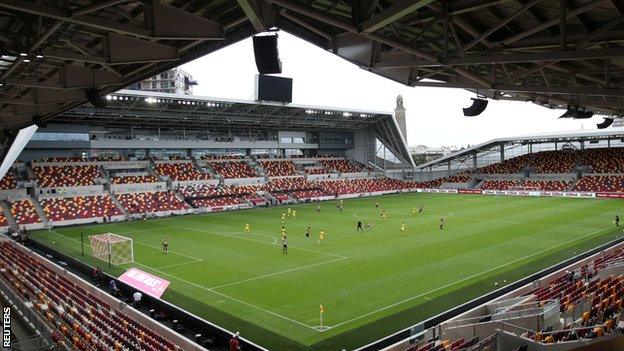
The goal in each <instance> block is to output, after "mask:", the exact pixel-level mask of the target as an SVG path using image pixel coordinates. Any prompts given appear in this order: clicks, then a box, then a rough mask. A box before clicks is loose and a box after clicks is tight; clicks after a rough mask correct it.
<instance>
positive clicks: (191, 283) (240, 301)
mask: <svg viewBox="0 0 624 351" xmlns="http://www.w3.org/2000/svg"><path fill="white" fill-rule="evenodd" d="M181 229H184V228H181ZM48 231H49V232H50V233H52V234H55V235H58V236H60V237H62V238H64V239H68V240H71V241H74V242H77V243H80V240H76V239H74V238H70V237H66V236H64V235H62V234H59V233H57V232H55V231H54V230H52V229H51V228H50V229H48ZM263 243H265V244H268V243H267V242H263ZM86 245H87V246H89V247H90V246H91V245H89V244H86ZM271 245H272V244H271ZM148 246H151V245H148ZM158 249H160V248H158ZM346 258H347V257H345V256H341V257H340V258H339V260H343V259H346ZM334 261H338V260H331V261H326V262H320V263H318V264H316V265H320V264H326V263H330V262H334ZM133 263H134V264H136V265H138V266H141V267H143V268H146V269H150V270H152V271H154V272H158V273H160V274H162V275H165V276H168V277H171V278H172V279H176V280H179V281H181V282H184V283H187V284H189V285H192V286H195V287H197V288H200V289H203V290H206V291H209V292H212V293H213V294H216V295H219V296H221V297H224V298H226V299H230V300H232V301H234V302H237V303H240V304H243V305H245V306H248V307H251V308H255V309H257V310H260V311H262V312H265V313H268V314H270V315H272V316H275V317H279V318H282V319H284V320H287V321H289V322H292V323H295V324H297V325H300V326H302V327H306V328H309V329H312V330H316V328H315V327H313V326H309V325H307V324H305V323H302V322H299V321H297V320H294V319H292V318H289V317H286V316H283V315H281V314H279V313H276V312H273V311H269V310H267V309H265V308H262V307H259V306H256V305H253V304H251V303H249V302H245V301H243V300H240V299H237V298H235V297H231V296H229V295H226V294H223V293H220V292H218V291H215V290H213V289H211V288H207V287H205V286H202V285H199V284H196V283H193V282H191V281H188V280H186V279H182V278H180V277H177V276H175V275H173V274H169V273H167V272H164V271H162V270H160V269H162V268H170V267H168V266H165V267H160V269H159V268H153V267H150V266H146V265H144V264H141V263H139V262H138V261H134V262H133ZM192 263H197V262H185V263H184V264H192ZM180 265H181V264H180ZM298 268H299V269H301V268H305V267H298ZM276 273H280V272H276ZM281 273H286V272H285V271H282V272H281ZM256 278H258V279H259V278H260V277H256ZM234 283H240V282H234Z"/></svg>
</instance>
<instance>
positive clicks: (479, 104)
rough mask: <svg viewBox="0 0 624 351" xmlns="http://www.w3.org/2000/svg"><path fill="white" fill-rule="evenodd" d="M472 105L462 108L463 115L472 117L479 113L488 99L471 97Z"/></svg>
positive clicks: (483, 109) (485, 105)
mask: <svg viewBox="0 0 624 351" xmlns="http://www.w3.org/2000/svg"><path fill="white" fill-rule="evenodd" d="M471 100H472V105H471V106H470V107H466V108H464V109H463V110H464V116H466V117H474V116H478V115H480V114H481V113H482V112H483V111H485V108H486V107H487V105H488V101H487V100H485V99H477V98H471Z"/></svg>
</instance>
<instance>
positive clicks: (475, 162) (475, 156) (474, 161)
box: [472, 152, 477, 169]
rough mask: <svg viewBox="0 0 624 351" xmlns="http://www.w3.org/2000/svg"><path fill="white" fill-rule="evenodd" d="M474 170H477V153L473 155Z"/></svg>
mask: <svg viewBox="0 0 624 351" xmlns="http://www.w3.org/2000/svg"><path fill="white" fill-rule="evenodd" d="M472 168H473V169H477V153H476V152H475V153H474V154H472Z"/></svg>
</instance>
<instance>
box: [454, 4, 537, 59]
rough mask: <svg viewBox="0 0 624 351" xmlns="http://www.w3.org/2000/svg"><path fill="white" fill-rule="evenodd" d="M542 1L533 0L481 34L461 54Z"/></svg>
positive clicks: (462, 49)
mask: <svg viewBox="0 0 624 351" xmlns="http://www.w3.org/2000/svg"><path fill="white" fill-rule="evenodd" d="M540 1H543V0H531V1H529V2H528V3H526V4H525V5H523V6H522V7H521V8H519V9H518V10H517V11H515V12H514V13H512V14H511V15H509V16H507V17H506V18H505V19H503V20H502V21H500V22H498V24H496V25H494V26H493V27H491V28H490V29H488V30H486V31H485V32H483V33H481V35H479V36H478V37H476V38H475V39H473V40H472V41H471V42H469V43H468V44H466V45H465V46H464V47H462V48H461V50H460V52H461V53H464V52H466V50H468V49H470V48H471V47H473V46H475V45H476V44H477V43H479V42H480V41H482V40H483V39H486V38H487V37H489V36H490V35H491V34H492V33H494V32H496V31H497V30H499V29H500V28H501V27H503V26H505V25H507V24H508V23H509V22H511V21H513V20H514V19H515V18H517V17H518V16H520V15H522V14H523V13H525V12H527V11H528V10H529V9H530V8H531V7H533V6H534V5H536V4H537V3H539V2H540Z"/></svg>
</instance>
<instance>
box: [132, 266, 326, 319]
mask: <svg viewBox="0 0 624 351" xmlns="http://www.w3.org/2000/svg"><path fill="white" fill-rule="evenodd" d="M135 263H136V264H138V265H139V266H142V267H143V268H146V269H151V270H152V271H154V272H158V273H160V274H162V275H166V276H168V277H171V278H172V279H175V280H178V281H181V282H183V283H186V284H189V285H192V286H194V287H196V288H199V289H202V290H205V291H208V292H211V293H213V294H215V295H218V296H221V297H224V298H226V299H229V300H232V301H234V302H237V303H239V304H241V305H245V306H248V307H251V308H255V309H257V310H259V311H262V312H264V313H267V314H270V315H272V316H275V317H278V318H281V319H284V320H286V321H289V322H291V323H295V324H297V325H299V326H302V327H305V328H307V329H312V330H316V329H315V327H313V326H309V325H307V324H305V323H301V322H299V321H297V320H294V319H292V318H289V317H286V316H283V315H281V314H279V313H276V312H273V311H269V310H267V309H265V308H262V307H260V306H256V305H254V304H251V303H249V302H246V301H243V300H240V299H237V298H235V297H232V296H229V295H226V294H223V293H220V292H218V291H215V290H213V289H211V288H207V287H205V286H203V285H199V284H197V283H193V282H191V281H188V280H186V279H182V278H180V277H177V276H175V275H173V274H169V273H167V272H163V271H161V270H159V269H157V268H152V267H150V266H146V265H143V264H140V263H137V262H135Z"/></svg>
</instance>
